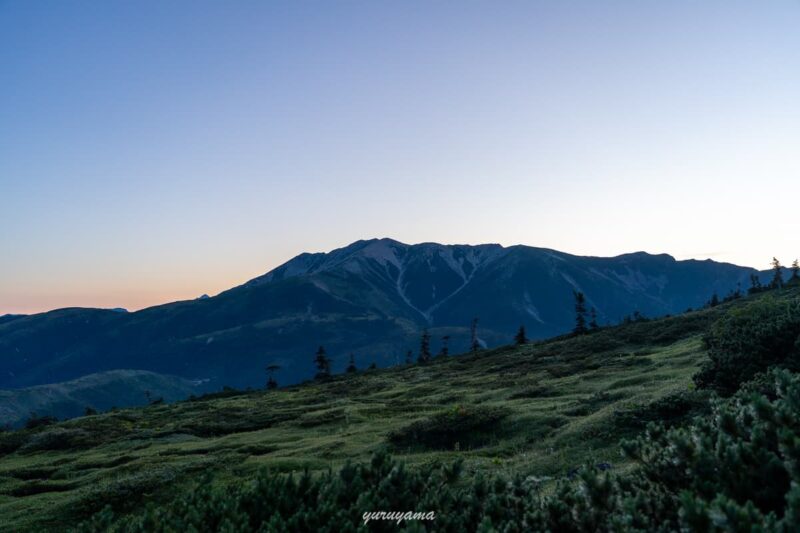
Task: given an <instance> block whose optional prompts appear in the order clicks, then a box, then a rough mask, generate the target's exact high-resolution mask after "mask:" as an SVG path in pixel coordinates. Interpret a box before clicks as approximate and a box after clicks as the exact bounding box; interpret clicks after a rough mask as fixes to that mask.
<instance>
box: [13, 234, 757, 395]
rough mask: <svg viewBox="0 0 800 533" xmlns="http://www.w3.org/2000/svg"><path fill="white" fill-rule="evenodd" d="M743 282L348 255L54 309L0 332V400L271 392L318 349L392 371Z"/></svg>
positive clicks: (653, 311) (493, 260) (728, 274)
mask: <svg viewBox="0 0 800 533" xmlns="http://www.w3.org/2000/svg"><path fill="white" fill-rule="evenodd" d="M754 273H757V272H756V271H755V270H754V269H750V268H745V267H739V266H735V265H731V264H725V263H716V262H714V261H710V260H707V261H695V260H689V261H677V260H675V259H674V258H673V257H671V256H669V255H665V254H662V255H651V254H647V253H644V252H637V253H632V254H625V255H621V256H617V257H581V256H575V255H570V254H566V253H563V252H559V251H556V250H550V249H544V248H533V247H529V246H510V247H503V246H500V245H498V244H484V245H477V246H471V245H442V244H436V243H423V244H414V245H408V244H404V243H401V242H398V241H394V240H391V239H372V240H364V241H358V242H355V243H353V244H351V245H349V246H346V247H344V248H340V249H337V250H333V251H331V252H329V253H314V254H309V253H305V254H301V255H299V256H297V257H295V258H294V259H292V260H290V261H288V262H287V263H285V264H283V265H281V266H279V267H277V268H275V269H274V270H272V271H270V272H268V273H266V274H264V275H263V276H260V277H257V278H255V279H252V280H250V281H249V282H247V283H245V284H243V285H241V286H239V287H235V288H233V289H230V290H228V291H225V292H223V293H221V294H219V295H217V296H214V297H211V298H200V299H196V300H189V301H183V302H175V303H171V304H166V305H161V306H156V307H151V308H148V309H143V310H141V311H137V312H134V313H118V312H114V311H109V310H100V309H75V308H73V309H60V310H56V311H51V312H48V313H40V314H37V315H30V316H24V317H17V318H15V319H14V320H8V321H0V387H6V388H8V387H13V388H16V387H25V386H32V385H39V384H42V383H54V382H59V381H64V380H68V379H74V378H77V377H80V376H82V375H85V374H89V373H93V372H100V371H107V370H114V369H119V368H132V369H141V370H149V371H154V372H161V373H166V374H174V375H178V376H182V377H185V378H190V379H197V380H207V381H206V383H207V384H208V386H209V387H210V388H216V389H218V388H219V387H221V386H222V385H231V386H261V385H263V383H262V382H263V380H264V366H265V365H266V364H268V363H276V364H279V365H280V366H281V367H282V370H281V371H280V372H279V373H278V375H277V377H278V378H279V380H280V381H281V382H282V383H284V384H285V383H290V382H295V381H298V380H301V379H305V378H308V377H310V376H312V375H313V372H314V369H313V353H314V352H315V350H316V348H317V347H318V346H319V345H324V346H325V347H326V348H327V350H328V353H329V354H330V355H332V356H333V358H334V370H337V369H339V367H343V366H344V364H345V361H346V359H347V358H348V356H349V354H350V353H351V352H352V353H354V354H355V357H356V361H357V363H358V365H360V366H367V365H369V364H371V363H373V362H375V363H377V364H378V365H389V364H396V363H399V362H402V361H403V360H404V359H405V357H406V353H407V351H408V350H413V351H414V352H416V349H417V348H418V344H419V336H420V333H421V331H422V330H423V328H428V329H429V331H430V334H431V336H432V341H433V342H432V344H433V346H432V349H433V350H434V352H436V351H438V350H439V348H440V346H441V344H442V342H443V337H445V336H446V337H448V340H449V346H448V348H449V351H450V353H458V352H459V351H464V350H466V349H467V346H468V342H469V325H470V323H471V321H472V320H473V319H474V318H478V319H479V328H478V335H479V337H480V340H481V341H482V342H483V343H484V344H485V345H487V346H495V345H498V344H503V343H507V342H509V340H510V339H511V337H512V336H513V333H514V331H515V330H516V329H517V328H518V327H519V326H520V325H525V327H526V330H527V332H528V335H529V336H530V337H531V338H544V337H548V336H552V335H557V334H561V333H564V332H567V331H569V330H570V329H571V328H572V326H573V321H574V310H573V291H581V292H583V293H584V294H585V295H586V299H587V305H588V307H589V308H595V309H596V312H597V317H598V321H599V322H600V323H601V324H603V323H616V322H618V321H620V320H621V319H622V318H623V317H624V316H626V315H628V314H630V313H633V312H634V311H639V312H640V313H642V314H644V315H646V316H661V315H665V314H674V313H678V312H682V311H684V310H685V309H686V308H688V307H698V306H700V305H702V304H703V303H704V302H705V301H707V300H708V299H709V297H710V296H711V295H712V294H713V293H715V292H716V293H717V294H719V295H720V296H722V295H724V294H726V293H728V292H729V291H730V290H732V289H735V288H736V287H737V285H740V284H745V283H746V282H747V281H748V280H749V276H750V275H751V274H754Z"/></svg>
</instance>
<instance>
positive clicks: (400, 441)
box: [388, 406, 507, 450]
mask: <svg viewBox="0 0 800 533" xmlns="http://www.w3.org/2000/svg"><path fill="white" fill-rule="evenodd" d="M506 415H507V412H506V411H505V410H504V409H500V408H498V407H477V406H469V407H464V406H456V407H454V408H453V409H450V410H448V411H443V412H441V413H437V414H435V415H433V416H431V417H429V418H426V419H423V420H417V421H416V422H412V423H411V424H409V425H408V426H405V427H403V428H401V429H399V430H396V431H393V432H391V433H390V434H389V437H388V438H389V442H390V443H391V444H393V445H394V446H395V447H397V448H406V449H407V448H415V447H423V448H428V449H438V450H443V449H444V450H452V449H453V448H454V447H456V445H458V447H459V448H469V447H475V446H482V445H483V444H485V443H486V442H487V441H488V440H489V439H490V438H491V432H492V431H493V430H494V429H495V428H496V427H497V425H498V423H499V422H500V421H501V420H502V419H503V418H504V417H505V416H506Z"/></svg>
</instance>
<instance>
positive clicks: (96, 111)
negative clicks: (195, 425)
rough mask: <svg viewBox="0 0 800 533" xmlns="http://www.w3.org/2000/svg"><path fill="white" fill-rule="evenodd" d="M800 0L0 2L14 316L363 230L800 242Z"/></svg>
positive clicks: (692, 248) (141, 288)
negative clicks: (758, 0)
mask: <svg viewBox="0 0 800 533" xmlns="http://www.w3.org/2000/svg"><path fill="white" fill-rule="evenodd" d="M799 198H800V2H798V1H774V2H772V1H766V2H753V1H749V2H735V1H720V2H713V1H707V2H702V3H700V2H688V1H687V2H641V1H630V2H614V1H608V2H599V1H586V2H577V1H561V0H559V1H552V2H495V1H491V2H490V1H486V2H464V1H458V2H442V1H437V2H410V1H402V2H400V1H397V2H350V1H347V2H330V1H325V2H302V1H300V2H295V1H292V2H288V1H287V2H272V3H268V2H236V1H231V2H200V1H197V0H192V1H185V2H179V1H169V2H163V1H152V2H148V1H136V2H121V1H103V2H99V1H91V2H82V1H69V2H63V1H54V2H46V1H33V2H32V1H27V0H20V1H7V0H0V314H2V313H12V312H19V313H28V312H35V311H42V310H46V309H52V308H57V307H64V306H97V307H116V306H120V307H127V308H129V309H138V308H141V307H145V306H148V305H153V304H156V303H162V302H166V301H171V300H176V299H187V298H194V297H196V296H198V295H200V294H202V293H209V294H215V293H217V292H219V291H220V290H223V289H225V288H228V287H231V286H234V285H237V284H240V283H242V282H244V281H245V280H247V279H249V278H252V277H254V276H256V275H258V274H261V273H263V272H265V271H267V270H269V269H271V268H273V267H275V266H277V265H278V264H280V263H282V262H283V261H285V260H287V259H289V258H291V257H292V256H294V255H296V254H298V253H300V252H303V251H327V250H330V249H332V248H335V247H339V246H342V245H346V244H348V243H349V242H352V241H354V240H357V239H361V238H370V237H384V236H386V237H392V238H395V239H398V240H401V241H404V242H410V243H414V242H422V241H438V242H444V243H483V242H499V243H501V244H506V245H510V244H517V243H521V244H528V245H534V246H543V247H550V248H555V249H559V250H563V251H566V252H571V253H576V254H587V255H616V254H619V253H625V252H631V251H637V250H645V251H648V252H659V253H660V252H666V253H670V254H672V255H674V256H676V257H677V258H689V257H696V258H708V257H710V258H713V259H715V260H721V261H729V262H734V263H738V264H744V265H750V266H755V267H759V268H766V267H767V266H768V262H769V260H770V259H771V257H772V256H773V255H777V256H778V257H779V258H781V259H782V260H783V261H784V262H787V263H788V262H790V261H791V260H792V259H794V257H796V256H800V238H798V229H800V224H798V210H799V209H798V205H800V203H799V202H798V199H799Z"/></svg>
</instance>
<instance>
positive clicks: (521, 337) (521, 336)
mask: <svg viewBox="0 0 800 533" xmlns="http://www.w3.org/2000/svg"><path fill="white" fill-rule="evenodd" d="M527 342H528V337H527V336H526V335H525V326H520V327H519V329H518V330H517V334H516V335H514V344H516V345H517V346H521V345H523V344H526V343H527Z"/></svg>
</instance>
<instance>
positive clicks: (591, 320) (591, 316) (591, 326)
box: [589, 307, 600, 331]
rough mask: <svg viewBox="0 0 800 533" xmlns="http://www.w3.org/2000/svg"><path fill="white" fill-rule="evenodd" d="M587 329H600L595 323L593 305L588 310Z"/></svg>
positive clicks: (595, 317)
mask: <svg viewBox="0 0 800 533" xmlns="http://www.w3.org/2000/svg"><path fill="white" fill-rule="evenodd" d="M589 329H591V330H592V331H597V330H598V329H600V325H599V324H598V323H597V309H595V308H594V307H592V309H591V311H589Z"/></svg>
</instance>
